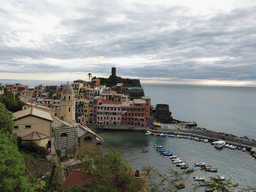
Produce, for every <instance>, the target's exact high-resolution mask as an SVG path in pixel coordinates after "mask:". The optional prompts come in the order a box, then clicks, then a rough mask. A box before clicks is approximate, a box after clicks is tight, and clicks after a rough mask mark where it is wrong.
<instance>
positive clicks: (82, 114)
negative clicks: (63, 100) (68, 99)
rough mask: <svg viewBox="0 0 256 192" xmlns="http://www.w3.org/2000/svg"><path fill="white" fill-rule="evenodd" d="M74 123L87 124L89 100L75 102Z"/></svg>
mask: <svg viewBox="0 0 256 192" xmlns="http://www.w3.org/2000/svg"><path fill="white" fill-rule="evenodd" d="M76 122H77V123H82V124H87V123H88V122H89V100H87V99H78V100H77V101H76Z"/></svg>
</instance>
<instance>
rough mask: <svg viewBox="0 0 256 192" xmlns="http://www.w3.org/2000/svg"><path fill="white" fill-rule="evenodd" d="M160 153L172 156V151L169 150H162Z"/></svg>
mask: <svg viewBox="0 0 256 192" xmlns="http://www.w3.org/2000/svg"><path fill="white" fill-rule="evenodd" d="M161 154H162V155H164V156H172V155H173V153H171V152H170V151H164V152H161Z"/></svg>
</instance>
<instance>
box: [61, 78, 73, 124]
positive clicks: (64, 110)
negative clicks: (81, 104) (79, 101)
mask: <svg viewBox="0 0 256 192" xmlns="http://www.w3.org/2000/svg"><path fill="white" fill-rule="evenodd" d="M75 106H76V99H75V94H74V90H73V88H72V86H71V85H69V83H67V84H66V85H65V87H64V88H63V90H62V93H61V99H60V107H61V119H62V120H64V121H66V122H68V123H75V122H76V117H75V113H76V111H75Z"/></svg>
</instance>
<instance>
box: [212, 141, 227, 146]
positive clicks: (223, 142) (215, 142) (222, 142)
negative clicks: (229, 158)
mask: <svg viewBox="0 0 256 192" xmlns="http://www.w3.org/2000/svg"><path fill="white" fill-rule="evenodd" d="M217 144H224V145H226V141H222V140H219V141H214V142H211V145H217Z"/></svg>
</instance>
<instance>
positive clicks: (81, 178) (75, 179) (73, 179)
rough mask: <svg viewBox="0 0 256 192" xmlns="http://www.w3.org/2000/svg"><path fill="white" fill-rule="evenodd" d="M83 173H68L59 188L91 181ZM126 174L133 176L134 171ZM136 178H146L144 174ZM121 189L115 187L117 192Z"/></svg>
mask: <svg viewBox="0 0 256 192" xmlns="http://www.w3.org/2000/svg"><path fill="white" fill-rule="evenodd" d="M85 172H86V171H85V169H74V170H73V171H72V172H71V173H70V175H69V176H68V178H67V179H66V180H65V181H64V183H63V185H62V186H61V188H65V189H68V188H69V187H70V186H72V185H74V186H82V185H83V184H84V183H85V181H86V182H89V181H91V179H92V178H91V177H90V176H89V175H86V174H85ZM127 174H129V175H135V171H131V172H127ZM138 178H141V179H142V178H146V174H145V173H141V172H140V173H139V177H138ZM121 189H122V188H121V187H120V186H117V190H118V191H121ZM143 191H144V190H143Z"/></svg>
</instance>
